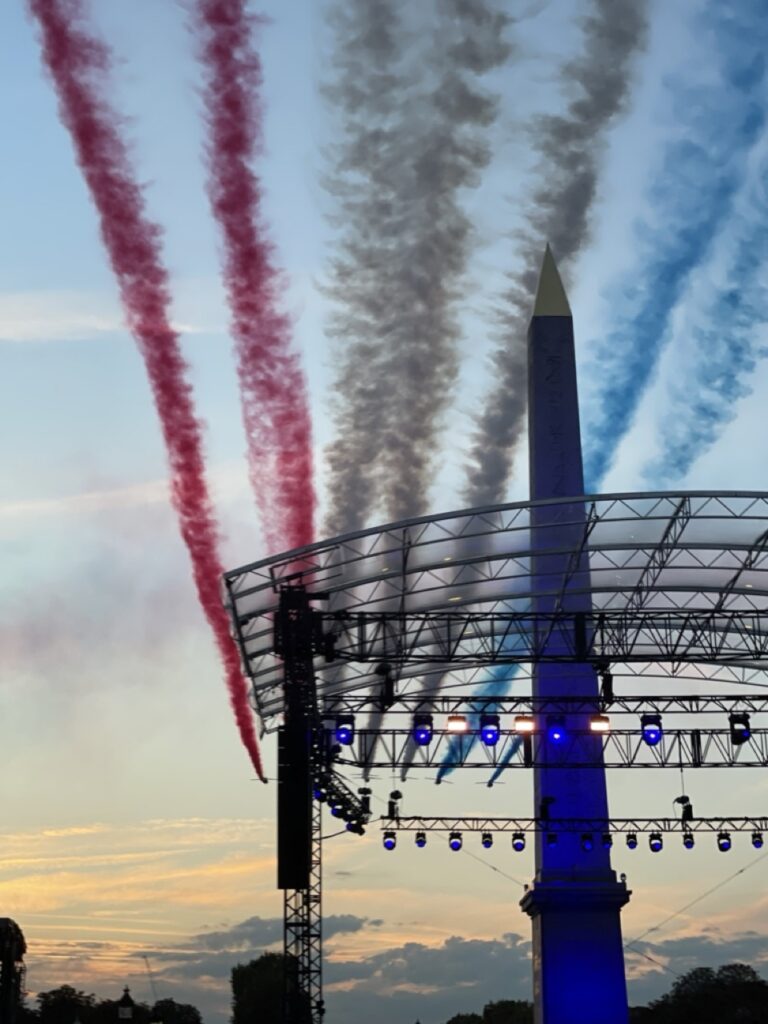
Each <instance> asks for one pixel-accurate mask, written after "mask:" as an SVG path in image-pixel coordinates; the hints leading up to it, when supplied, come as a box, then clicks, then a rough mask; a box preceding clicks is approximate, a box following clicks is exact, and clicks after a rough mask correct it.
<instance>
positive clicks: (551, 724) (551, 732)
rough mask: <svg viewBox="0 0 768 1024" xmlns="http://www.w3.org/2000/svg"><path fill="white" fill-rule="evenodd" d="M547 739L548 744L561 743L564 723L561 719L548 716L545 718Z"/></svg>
mask: <svg viewBox="0 0 768 1024" xmlns="http://www.w3.org/2000/svg"><path fill="white" fill-rule="evenodd" d="M547 737H548V738H549V741H550V743H562V742H563V740H564V739H565V723H564V722H563V720H562V718H555V717H553V716H552V715H550V716H549V717H548V718H547Z"/></svg>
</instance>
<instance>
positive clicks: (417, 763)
mask: <svg viewBox="0 0 768 1024" xmlns="http://www.w3.org/2000/svg"><path fill="white" fill-rule="evenodd" d="M596 736H597V734H595V733H594V732H590V731H588V730H584V731H579V732H576V731H573V732H571V733H569V734H568V735H567V737H566V739H565V740H563V741H562V742H561V743H559V744H558V745H557V746H556V747H554V746H553V745H552V744H551V743H549V742H548V741H547V737H546V735H545V734H544V733H541V732H537V733H534V734H526V735H522V736H521V735H519V734H518V733H514V732H505V733H502V735H501V736H500V738H499V741H498V743H496V744H495V745H494V746H485V745H484V744H482V743H480V742H479V740H478V738H477V736H476V735H473V734H471V733H458V734H457V733H453V732H449V731H448V730H447V729H435V730H433V733H432V742H431V743H429V744H428V745H426V746H417V745H416V744H415V743H414V741H413V738H412V736H411V730H410V729H378V730H374V729H361V730H358V731H357V732H356V734H355V740H354V743H353V744H352V745H351V746H349V747H343V748H342V749H341V750H340V752H339V753H338V755H337V758H336V763H337V764H338V766H339V767H341V768H353V769H359V770H362V771H363V772H364V773H367V772H371V771H374V770H375V769H385V768H386V769H392V768H403V767H405V766H407V767H408V769H409V770H410V771H415V770H418V769H423V768H427V769H437V768H441V767H442V768H444V769H445V768H481V769H486V770H487V769H489V768H491V769H493V768H497V767H500V766H503V767H504V769H505V770H506V769H508V768H509V769H519V768H533V767H535V766H536V765H544V764H546V765H548V766H550V767H563V768H564V769H568V768H574V767H578V768H603V767H605V768H681V767H685V768H766V767H768V729H752V730H751V731H750V736H749V738H748V739H747V740H745V741H744V742H743V743H740V744H739V745H734V744H733V742H732V741H731V734H730V730H729V729H677V728H675V729H669V730H665V731H664V734H663V737H662V739H661V740H660V742H659V743H658V744H657V745H655V746H649V745H648V744H647V743H645V742H644V740H643V738H642V735H641V731H640V729H639V728H637V729H614V730H612V731H611V732H610V733H608V734H607V735H602V736H599V738H600V739H601V740H602V758H596V757H595V756H594V748H595V739H596Z"/></svg>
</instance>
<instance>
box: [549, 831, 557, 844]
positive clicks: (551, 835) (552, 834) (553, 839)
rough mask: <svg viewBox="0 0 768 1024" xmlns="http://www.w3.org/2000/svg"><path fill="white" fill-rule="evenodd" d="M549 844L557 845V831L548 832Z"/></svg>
mask: <svg viewBox="0 0 768 1024" xmlns="http://www.w3.org/2000/svg"><path fill="white" fill-rule="evenodd" d="M547 846H557V832H547Z"/></svg>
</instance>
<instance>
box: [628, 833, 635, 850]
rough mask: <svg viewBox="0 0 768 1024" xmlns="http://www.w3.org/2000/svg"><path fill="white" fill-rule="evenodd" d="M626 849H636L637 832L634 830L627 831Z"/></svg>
mask: <svg viewBox="0 0 768 1024" xmlns="http://www.w3.org/2000/svg"><path fill="white" fill-rule="evenodd" d="M627 849H628V850H636V849H637V833H635V832H627Z"/></svg>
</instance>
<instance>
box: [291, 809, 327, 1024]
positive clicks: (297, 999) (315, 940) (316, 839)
mask: <svg viewBox="0 0 768 1024" xmlns="http://www.w3.org/2000/svg"><path fill="white" fill-rule="evenodd" d="M321 824H322V806H321V805H320V804H319V803H317V801H313V807H312V858H311V863H310V874H309V885H308V886H307V887H306V888H303V889H286V890H285V892H284V896H283V899H284V906H283V915H284V916H283V923H284V949H285V970H286V976H287V982H288V984H287V986H286V995H287V998H286V1007H285V1017H286V1021H287V1022H291V1024H293V1022H294V1021H295V1022H296V1024H299V1022H300V1024H322V1021H323V1016H324V1014H325V1005H324V1003H323V961H322V952H323V927H322V926H323V917H322V857H321V839H320V829H321Z"/></svg>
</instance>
